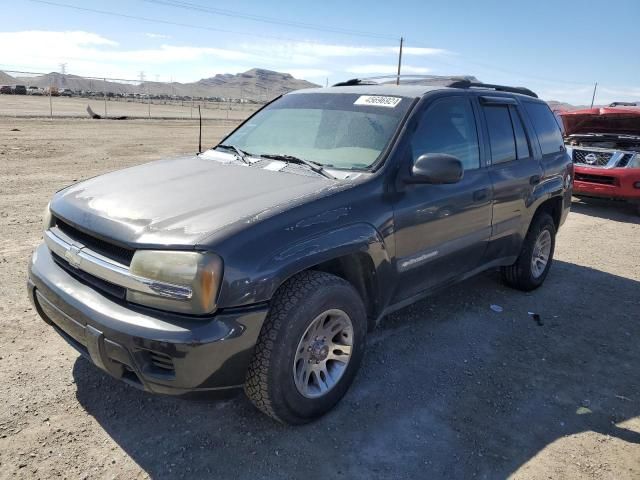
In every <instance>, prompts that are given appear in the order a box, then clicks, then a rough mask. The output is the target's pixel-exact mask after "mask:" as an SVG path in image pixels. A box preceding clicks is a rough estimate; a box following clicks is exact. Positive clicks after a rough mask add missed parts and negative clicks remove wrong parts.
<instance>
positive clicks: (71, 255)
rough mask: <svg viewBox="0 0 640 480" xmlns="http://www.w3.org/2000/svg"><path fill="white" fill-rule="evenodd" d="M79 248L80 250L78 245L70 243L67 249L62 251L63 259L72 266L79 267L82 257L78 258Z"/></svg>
mask: <svg viewBox="0 0 640 480" xmlns="http://www.w3.org/2000/svg"><path fill="white" fill-rule="evenodd" d="M80 250H82V249H81V248H80V247H77V246H75V245H71V247H70V248H69V250H67V251H66V252H64V258H65V260H66V261H67V262H69V265H71V266H72V267H73V268H78V267H80V262H81V261H82V259H81V258H80Z"/></svg>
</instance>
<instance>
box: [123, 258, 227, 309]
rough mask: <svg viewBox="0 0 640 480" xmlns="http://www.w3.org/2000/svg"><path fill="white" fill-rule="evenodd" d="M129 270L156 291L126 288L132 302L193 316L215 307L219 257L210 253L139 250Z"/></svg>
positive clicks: (218, 283) (218, 284)
mask: <svg viewBox="0 0 640 480" xmlns="http://www.w3.org/2000/svg"><path fill="white" fill-rule="evenodd" d="M129 270H130V272H131V273H132V274H133V275H135V276H137V277H139V278H142V279H148V280H149V282H147V284H148V286H149V287H150V289H152V290H154V291H155V292H156V293H155V294H149V293H143V292H138V291H135V290H127V300H128V301H130V302H132V303H138V304H140V305H146V306H148V307H153V308H158V309H161V310H169V311H172V312H180V313H189V314H194V315H202V314H206V313H211V312H213V311H214V310H215V309H216V297H217V295H218V288H219V287H220V282H221V280H222V259H221V258H220V257H218V256H217V255H215V254H213V253H200V252H180V251H162V250H138V251H136V253H135V254H134V255H133V259H132V260H131V266H130V267H129ZM154 280H156V281H157V282H158V283H157V284H154Z"/></svg>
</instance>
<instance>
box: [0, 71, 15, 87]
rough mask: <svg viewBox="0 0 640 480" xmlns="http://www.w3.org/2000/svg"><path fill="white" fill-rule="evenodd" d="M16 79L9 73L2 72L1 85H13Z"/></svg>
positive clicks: (0, 76) (0, 73) (0, 74)
mask: <svg viewBox="0 0 640 480" xmlns="http://www.w3.org/2000/svg"><path fill="white" fill-rule="evenodd" d="M14 83H16V79H15V78H13V77H12V76H11V75H9V74H8V73H4V72H0V85H13V84H14Z"/></svg>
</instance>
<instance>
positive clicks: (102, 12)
mask: <svg viewBox="0 0 640 480" xmlns="http://www.w3.org/2000/svg"><path fill="white" fill-rule="evenodd" d="M29 1H30V2H34V3H40V4H43V5H51V6H54V7H62V8H69V9H72V10H78V11H82V12H89V13H97V14H99V15H109V16H112V17H119V18H128V19H130V20H141V21H143V22H149V23H158V24H161V25H172V26H175V27H183V28H193V29H197V30H206V31H209V32H218V33H229V34H233V35H241V36H243V37H262V38H271V39H274V40H282V41H285V42H301V41H302V40H300V39H294V38H290V37H289V38H287V37H280V36H278V35H268V34H265V33H256V32H246V31H245V32H239V31H237V30H226V29H223V28H214V27H208V26H205V25H194V24H190V23H182V22H173V21H170V20H162V19H159V18H149V17H141V16H138V15H129V14H126V13H119V12H113V11H109V10H98V9H95V8H88V7H80V6H78V5H70V4H68V3H59V2H51V1H49V0H29ZM303 42H304V43H309V44H319V42H312V41H307V40H304V41H303Z"/></svg>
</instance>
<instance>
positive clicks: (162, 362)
mask: <svg viewBox="0 0 640 480" xmlns="http://www.w3.org/2000/svg"><path fill="white" fill-rule="evenodd" d="M149 360H150V361H151V363H152V364H153V365H154V366H156V367H158V368H161V369H163V370H170V371H173V370H174V367H173V360H172V359H171V357H170V356H169V355H165V354H164V353H159V352H154V351H152V350H149Z"/></svg>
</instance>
